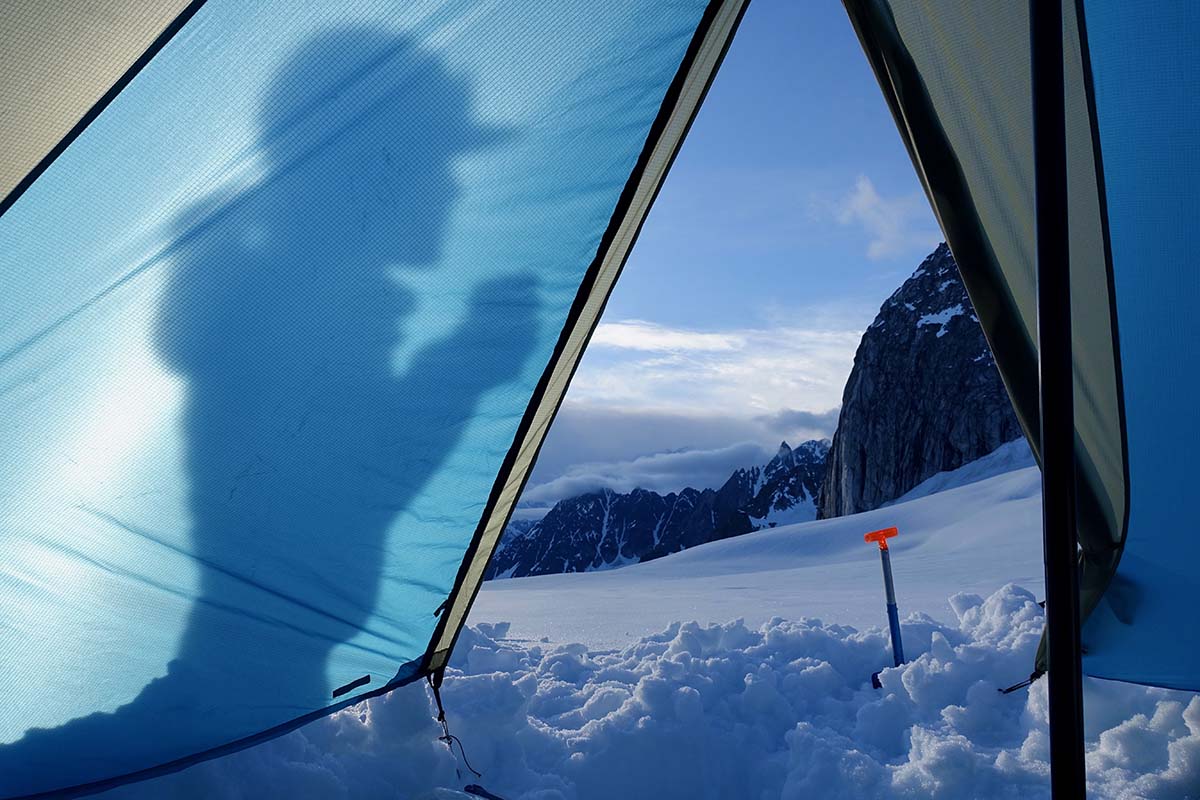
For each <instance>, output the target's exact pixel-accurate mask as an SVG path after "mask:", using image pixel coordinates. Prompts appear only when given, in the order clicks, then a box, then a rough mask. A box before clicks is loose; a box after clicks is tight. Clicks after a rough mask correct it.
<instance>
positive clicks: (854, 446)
mask: <svg viewBox="0 0 1200 800" xmlns="http://www.w3.org/2000/svg"><path fill="white" fill-rule="evenodd" d="M1019 436H1021V428H1020V426H1019V425H1018V423H1017V419H1016V416H1015V415H1014V414H1013V410H1012V405H1011V403H1010V402H1009V399H1008V394H1007V393H1006V392H1005V390H1004V386H1003V384H1002V383H1001V381H1000V375H999V373H998V372H997V371H996V366H995V363H994V362H993V360H992V354H991V351H990V350H989V349H988V346H987V342H986V341H985V340H984V338H983V330H982V329H981V328H980V327H979V320H978V318H977V317H976V316H975V310H974V308H973V307H972V306H971V301H970V300H969V299H967V293H966V290H965V289H964V287H963V284H962V280H961V279H960V278H959V275H958V265H957V264H956V263H955V262H954V257H953V256H952V255H951V254H950V249H949V248H948V247H947V246H946V245H945V244H942V245H939V246H938V248H937V250H935V251H934V252H933V254H932V255H930V256H929V257H928V258H926V259H925V261H924V262H922V264H921V266H920V267H918V268H917V271H916V272H914V273H913V275H912V277H910V278H909V279H908V280H907V281H905V282H904V285H903V286H901V287H900V288H899V289H898V290H897V291H896V292H895V294H893V295H892V296H891V297H890V298H888V300H887V302H885V303H884V304H883V307H882V308H880V310H879V315H878V316H877V317H875V321H874V322H873V323H872V324H871V327H869V328H868V329H867V331H866V333H864V334H863V338H862V341H861V342H860V343H859V346H858V352H857V353H856V354H855V356H854V368H853V370H852V371H851V373H850V378H849V380H847V382H846V390H845V392H844V393H843V395H842V410H841V415H840V416H839V418H838V426H837V432H836V433H835V434H834V437H833V446H832V448H831V449H830V453H829V460H828V465H827V468H826V469H827V471H826V473H825V479H824V481H823V483H822V490H821V494H820V497H819V499H818V502H817V510H818V515H819V516H820V517H821V518H826V517H837V516H841V515H843V514H854V513H857V512H859V511H868V510H870V509H873V508H878V507H879V506H880V505H882V504H883V503H886V502H887V501H889V500H893V499H895V498H897V497H899V496H900V495H902V494H904V493H905V492H907V491H908V490H909V489H912V488H913V487H914V486H916V485H917V484H919V483H920V482H921V481H923V480H925V479H926V478H929V477H930V476H932V475H934V474H936V473H938V472H942V471H944V470H951V469H955V468H957V467H960V466H962V465H963V464H965V463H967V462H969V461H974V460H975V459H977V458H980V457H981V456H984V455H986V454H988V453H990V452H991V451H992V450H995V449H996V448H997V447H999V446H1000V445H1002V444H1004V443H1005V442H1008V441H1011V440H1013V439H1016V438H1017V437H1019Z"/></svg>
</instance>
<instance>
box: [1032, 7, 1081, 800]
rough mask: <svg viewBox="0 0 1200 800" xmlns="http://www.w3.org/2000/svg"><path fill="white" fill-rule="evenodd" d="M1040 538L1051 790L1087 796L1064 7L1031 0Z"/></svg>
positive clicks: (1059, 799) (1061, 794)
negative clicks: (1080, 629) (1072, 342)
mask: <svg viewBox="0 0 1200 800" xmlns="http://www.w3.org/2000/svg"><path fill="white" fill-rule="evenodd" d="M1029 11H1030V35H1031V45H1032V47H1031V50H1032V63H1031V68H1032V79H1033V87H1032V88H1033V156H1034V176H1035V177H1034V198H1035V199H1034V205H1035V223H1036V236H1037V290H1038V291H1037V294H1038V314H1037V323H1038V362H1039V363H1038V370H1039V376H1040V399H1041V414H1040V416H1041V420H1040V430H1041V439H1042V538H1043V553H1044V559H1045V567H1046V626H1047V636H1046V639H1047V644H1048V651H1047V661H1048V667H1049V669H1048V673H1049V674H1048V680H1049V715H1050V792H1051V795H1052V796H1053V797H1054V798H1056V799H1057V800H1062V799H1063V798H1081V797H1084V795H1085V792H1086V773H1085V771H1084V760H1083V754H1084V751H1083V692H1082V686H1083V679H1082V675H1081V669H1080V644H1079V576H1078V569H1079V567H1078V564H1079V554H1078V544H1077V535H1076V530H1075V421H1074V420H1075V416H1074V405H1073V401H1074V397H1073V392H1074V371H1073V365H1072V359H1071V277H1070V257H1069V246H1068V235H1069V233H1068V228H1067V166H1066V164H1067V146H1066V104H1065V101H1066V91H1065V87H1064V70H1063V16H1062V1H1061V0H1030V5H1029Z"/></svg>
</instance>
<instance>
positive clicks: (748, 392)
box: [526, 0, 941, 504]
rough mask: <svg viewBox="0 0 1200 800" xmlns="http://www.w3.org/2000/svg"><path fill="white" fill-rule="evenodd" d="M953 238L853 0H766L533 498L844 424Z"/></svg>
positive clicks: (723, 456)
mask: <svg viewBox="0 0 1200 800" xmlns="http://www.w3.org/2000/svg"><path fill="white" fill-rule="evenodd" d="M940 240H941V234H940V233H939V231H938V228H937V225H936V222H935V221H934V219H933V215H932V213H931V212H930V210H929V206H928V203H927V202H926V200H925V197H924V194H923V193H922V192H921V188H920V184H919V183H918V181H917V178H916V175H915V174H914V172H913V168H912V164H911V162H910V161H909V159H908V155H907V153H906V152H905V150H904V147H903V144H902V143H901V141H900V137H899V135H898V134H897V132H896V128H895V124H894V123H893V121H892V118H891V115H890V113H889V112H888V109H887V106H886V104H885V103H884V101H883V97H882V95H881V93H880V91H879V87H878V85H877V84H876V82H875V79H874V76H873V75H872V74H871V71H870V68H869V66H868V64H867V60H866V58H865V57H864V56H863V53H862V50H861V48H860V46H859V44H858V40H857V38H856V37H855V34H854V31H853V29H852V28H851V26H850V23H849V21H848V19H847V17H846V14H845V11H844V10H843V9H842V7H841V5H840V4H839V3H835V2H822V3H817V2H812V1H811V0H806V1H805V2H795V0H754V2H753V3H752V4H751V6H750V9H749V11H748V12H747V13H746V17H745V19H744V21H743V23H742V26H741V29H740V30H739V32H738V35H737V38H736V39H735V41H734V42H733V45H732V47H731V48H730V51H729V54H728V56H727V57H726V59H725V63H724V65H723V66H722V68H721V71H720V73H719V75H718V76H717V79H716V81H715V82H714V84H713V87H712V89H711V91H710V93H709V96H708V99H707V100H706V102H705V104H704V107H703V108H702V109H701V111H700V114H699V115H698V117H697V119H696V121H695V124H694V125H693V127H692V130H691V133H690V135H689V137H688V139H687V141H686V142H685V144H684V146H683V148H682V150H681V152H680V154H679V157H678V159H677V160H676V162H675V165H674V167H673V169H672V171H671V173H670V175H669V176H668V178H667V181H666V184H665V185H664V187H663V190H662V192H661V194H660V195H659V197H658V200H657V202H656V204H655V206H654V208H653V210H652V211H651V212H650V216H649V218H648V219H647V221H646V225H645V227H644V229H643V231H642V234H641V237H640V238H639V240H638V242H637V245H636V246H635V248H634V250H633V253H632V254H631V256H630V259H629V262H628V264H627V265H626V268H625V272H624V274H623V275H622V277H621V280H620V281H619V282H618V284H617V287H616V289H615V291H614V293H613V296H612V299H611V300H610V302H609V305H608V308H607V309H606V311H605V315H604V318H603V320H602V323H601V326H600V328H599V329H598V331H597V333H596V336H595V337H594V339H593V342H592V346H591V347H590V348H589V350H588V353H587V355H586V356H585V357H584V360H583V363H582V365H581V366H580V369H579V372H578V373H577V374H576V377H575V380H574V382H573V384H572V387H571V390H570V391H569V393H568V395H567V400H566V402H565V404H564V407H563V410H562V412H561V414H560V416H559V419H558V421H557V422H556V424H555V427H554V429H553V430H552V431H551V434H550V437H549V439H548V441H547V443H546V446H545V448H544V450H543V455H542V458H541V459H540V461H539V465H538V468H537V470H536V472H535V474H534V477H533V480H532V481H531V487H530V489H529V491H527V493H526V499H527V501H533V502H536V503H539V504H540V503H543V502H550V501H552V500H554V499H557V498H558V497H561V496H564V495H566V494H571V493H574V492H577V491H581V490H584V489H589V488H595V487H596V486H599V485H610V486H613V487H614V488H621V489H627V488H632V487H633V486H634V485H642V486H645V487H646V488H652V489H659V490H669V489H677V488H681V487H682V486H683V485H686V484H691V485H712V484H715V483H719V482H721V481H723V480H724V478H725V477H727V476H728V474H729V471H730V470H731V469H732V468H733V467H734V466H738V465H741V464H746V463H753V462H754V461H755V460H757V459H759V458H761V457H763V455H764V454H768V453H769V452H770V451H772V450H773V449H774V447H775V445H777V444H778V441H779V440H780V439H782V438H789V439H790V440H792V443H793V444H795V443H796V440H803V439H805V438H811V437H816V436H829V435H832V433H833V425H834V422H835V420H836V415H835V414H834V413H832V412H833V411H834V410H835V409H836V408H837V406H838V403H839V402H840V398H841V392H842V387H843V386H844V383H845V379H846V376H847V374H848V373H849V371H850V367H851V365H852V362H853V356H854V350H855V348H856V347H857V345H858V340H859V337H860V336H861V335H862V331H863V330H864V329H865V328H866V326H867V325H869V324H870V322H871V320H872V319H873V317H874V315H875V313H876V312H877V311H878V309H879V306H880V304H881V303H882V302H883V301H884V300H885V299H886V298H887V297H888V295H890V294H891V293H892V292H893V291H895V289H896V288H897V287H898V286H899V285H900V284H901V283H902V282H903V281H904V279H905V278H906V277H908V275H910V274H911V273H912V272H913V270H914V269H915V268H916V266H917V264H918V263H919V262H920V261H921V259H922V258H923V257H924V256H925V255H927V254H928V253H929V252H930V251H931V250H932V249H933V248H934V246H936V244H937V243H938V242H939V241H940Z"/></svg>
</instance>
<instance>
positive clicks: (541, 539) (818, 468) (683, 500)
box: [488, 440, 829, 577]
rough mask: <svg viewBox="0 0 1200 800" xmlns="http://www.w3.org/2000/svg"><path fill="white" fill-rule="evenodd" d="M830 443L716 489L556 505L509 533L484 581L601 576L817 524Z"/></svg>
mask: <svg viewBox="0 0 1200 800" xmlns="http://www.w3.org/2000/svg"><path fill="white" fill-rule="evenodd" d="M828 452H829V442H828V440H824V441H809V442H805V443H804V444H802V445H800V446H799V447H797V448H795V449H794V450H793V449H792V448H791V447H789V446H788V444H787V442H784V443H782V444H781V445H780V446H779V450H778V452H777V453H776V454H775V456H774V457H773V458H772V459H771V460H770V461H769V462H767V463H766V464H765V465H763V466H752V467H745V468H742V469H738V470H735V471H734V473H733V474H732V475H730V476H729V479H728V480H727V481H725V483H724V484H723V485H722V486H721V487H720V488H719V489H693V488H690V487H689V488H686V489H683V490H682V491H679V492H671V493H670V494H666V495H661V494H658V493H657V492H652V491H649V490H646V489H634V490H633V491H632V492H625V493H622V492H614V491H612V490H611V489H601V490H599V491H595V492H589V493H587V494H582V495H579V496H577V497H571V498H567V499H565V500H561V501H559V502H558V503H557V504H555V506H554V507H553V508H552V509H550V511H549V512H547V513H546V516H544V517H543V518H542V519H541V520H538V521H536V522H533V523H531V524H529V523H527V524H522V525H516V526H513V525H510V526H509V529H508V530H507V531H506V533H505V538H504V541H503V542H502V543H501V545H500V549H499V550H498V551H497V553H496V555H495V556H494V557H493V558H492V562H491V565H490V566H489V572H488V577H522V576H525V575H543V574H547V573H557V572H584V571H588V570H595V569H605V568H609V567H614V566H621V565H624V564H633V563H637V562H640V561H649V560H651V559H654V558H659V557H661V556H665V555H668V554H670V553H675V552H678V551H680V550H683V549H685V548H688V547H694V546H695V545H698V544H703V543H705V542H711V541H715V540H717V539H725V538H728V537H730V536H738V535H741V534H743V533H750V532H751V531H755V530H759V529H760V528H766V527H773V526H775V525H778V524H781V523H792V522H802V521H805V520H810V519H814V518H815V517H816V498H817V494H818V493H819V491H820V486H821V481H822V479H823V478H824V475H825V458H826V456H827V454H828Z"/></svg>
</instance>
